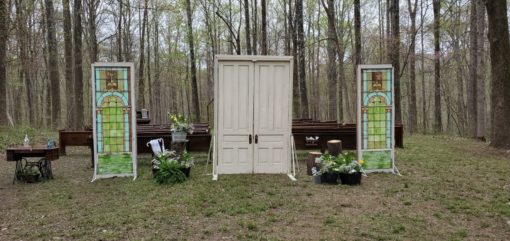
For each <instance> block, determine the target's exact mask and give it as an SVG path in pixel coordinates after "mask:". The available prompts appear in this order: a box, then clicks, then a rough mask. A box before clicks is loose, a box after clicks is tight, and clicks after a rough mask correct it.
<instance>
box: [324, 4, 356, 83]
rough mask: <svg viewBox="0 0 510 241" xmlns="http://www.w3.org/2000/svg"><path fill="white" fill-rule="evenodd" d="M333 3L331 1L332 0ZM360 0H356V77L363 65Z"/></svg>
mask: <svg viewBox="0 0 510 241" xmlns="http://www.w3.org/2000/svg"><path fill="white" fill-rule="evenodd" d="M330 1H331V0H330ZM360 8H361V6H360V0H354V42H355V44H354V51H355V58H354V60H355V62H354V68H353V69H354V76H355V77H356V73H357V67H358V65H360V64H361V14H360Z"/></svg>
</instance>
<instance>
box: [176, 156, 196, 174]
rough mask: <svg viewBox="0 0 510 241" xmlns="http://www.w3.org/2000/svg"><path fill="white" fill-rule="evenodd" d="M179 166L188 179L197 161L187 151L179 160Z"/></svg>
mask: <svg viewBox="0 0 510 241" xmlns="http://www.w3.org/2000/svg"><path fill="white" fill-rule="evenodd" d="M179 164H180V165H181V171H182V172H183V173H184V174H185V175H186V177H189V175H190V172H191V167H193V166H194V165H195V161H194V160H193V157H191V156H190V154H189V153H188V152H187V151H186V150H184V152H183V153H182V155H181V158H180V159H179Z"/></svg>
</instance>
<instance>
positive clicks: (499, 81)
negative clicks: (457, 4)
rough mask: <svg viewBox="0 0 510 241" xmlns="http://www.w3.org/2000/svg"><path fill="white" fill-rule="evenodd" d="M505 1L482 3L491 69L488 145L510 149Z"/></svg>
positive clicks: (509, 50)
mask: <svg viewBox="0 0 510 241" xmlns="http://www.w3.org/2000/svg"><path fill="white" fill-rule="evenodd" d="M506 4H507V1H505V0H491V1H487V0H485V6H486V8H487V16H488V17H489V43H490V56H491V69H492V141H491V144H490V145H491V146H493V147H497V148H507V149H508V148H510V125H509V124H508V120H510V105H509V104H508V103H510V81H508V76H510V68H508V66H510V36H509V33H508V17H507V5H506Z"/></svg>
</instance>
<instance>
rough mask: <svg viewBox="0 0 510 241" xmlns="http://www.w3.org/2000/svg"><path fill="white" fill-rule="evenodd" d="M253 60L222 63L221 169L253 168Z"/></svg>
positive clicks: (224, 171) (239, 170)
mask: <svg viewBox="0 0 510 241" xmlns="http://www.w3.org/2000/svg"><path fill="white" fill-rule="evenodd" d="M253 66H254V64H253V62H251V61H221V62H219V63H218V79H219V83H218V84H219V86H218V87H219V88H218V90H219V95H218V98H219V110H220V111H219V113H218V130H216V131H218V133H219V135H218V173H219V174H230V173H252V172H253V139H252V141H251V142H250V138H253V83H254V75H253V71H254V70H253Z"/></svg>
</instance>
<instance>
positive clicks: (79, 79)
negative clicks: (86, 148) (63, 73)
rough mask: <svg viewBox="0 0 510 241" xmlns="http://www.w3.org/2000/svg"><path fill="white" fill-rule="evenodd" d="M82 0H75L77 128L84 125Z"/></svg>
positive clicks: (74, 35)
mask: <svg viewBox="0 0 510 241" xmlns="http://www.w3.org/2000/svg"><path fill="white" fill-rule="evenodd" d="M81 4H82V3H81V0H74V34H73V38H74V93H75V99H74V100H75V102H74V103H75V104H74V107H75V108H74V111H75V116H76V119H75V121H76V128H79V129H82V128H83V127H84V113H83V112H84V109H83V69H82V52H81V40H82V39H81V38H82V36H81V35H82V23H81V11H82V5H81Z"/></svg>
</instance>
